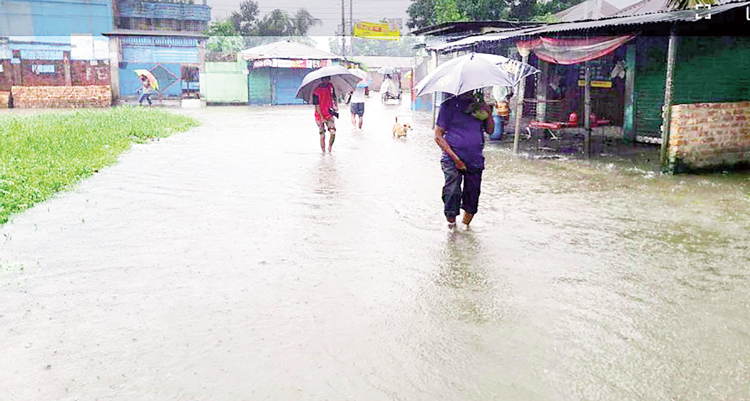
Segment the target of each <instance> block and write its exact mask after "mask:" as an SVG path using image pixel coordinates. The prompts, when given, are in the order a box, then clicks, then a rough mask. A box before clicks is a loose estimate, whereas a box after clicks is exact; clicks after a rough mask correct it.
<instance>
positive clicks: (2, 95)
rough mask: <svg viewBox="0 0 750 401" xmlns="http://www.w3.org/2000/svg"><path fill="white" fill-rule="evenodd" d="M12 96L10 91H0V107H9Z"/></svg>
mask: <svg viewBox="0 0 750 401" xmlns="http://www.w3.org/2000/svg"><path fill="white" fill-rule="evenodd" d="M9 98H10V92H4V91H3V92H0V109H7V108H8V99H9Z"/></svg>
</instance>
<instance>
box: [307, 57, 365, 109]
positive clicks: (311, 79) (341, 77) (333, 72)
mask: <svg viewBox="0 0 750 401" xmlns="http://www.w3.org/2000/svg"><path fill="white" fill-rule="evenodd" d="M325 77H328V78H330V79H331V84H333V89H334V90H335V91H336V95H337V96H341V95H343V94H345V93H347V92H351V91H353V90H354V87H355V86H356V85H357V82H359V81H361V79H360V78H359V77H358V76H356V75H354V74H352V73H351V72H350V70H348V69H346V68H344V67H342V66H340V65H335V66H332V67H323V68H320V69H317V70H315V71H313V72H311V73H309V74H307V75H305V78H304V79H303V80H302V83H301V84H300V86H299V88H298V89H297V97H298V98H300V99H303V100H305V101H310V95H311V94H312V92H313V91H314V90H315V88H317V87H318V86H319V85H320V83H321V80H322V79H323V78H325Z"/></svg>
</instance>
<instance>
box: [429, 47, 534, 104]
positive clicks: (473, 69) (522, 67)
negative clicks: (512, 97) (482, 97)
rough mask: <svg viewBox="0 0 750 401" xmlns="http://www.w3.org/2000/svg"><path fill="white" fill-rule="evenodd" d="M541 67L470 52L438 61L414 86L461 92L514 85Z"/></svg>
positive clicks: (435, 90)
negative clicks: (437, 64)
mask: <svg viewBox="0 0 750 401" xmlns="http://www.w3.org/2000/svg"><path fill="white" fill-rule="evenodd" d="M537 72H539V70H538V69H536V68H534V67H532V66H530V65H528V64H525V63H521V62H519V61H516V60H511V59H509V58H506V57H503V56H497V55H494V54H485V53H471V54H467V55H464V56H461V57H456V58H454V59H453V60H450V61H448V62H446V63H444V64H441V65H439V66H438V67H437V68H436V69H435V70H434V71H432V72H431V73H429V74H427V76H426V77H424V78H423V79H422V80H421V81H420V82H419V83H418V84H417V86H416V87H415V89H416V90H417V96H422V95H426V94H428V93H433V92H445V93H450V94H451V95H460V94H462V93H466V92H469V91H471V90H474V89H479V88H484V87H487V86H496V85H498V86H515V85H516V84H517V83H518V82H520V80H521V79H523V78H525V77H527V76H529V75H532V74H536V73H537Z"/></svg>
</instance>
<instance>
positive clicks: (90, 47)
mask: <svg viewBox="0 0 750 401" xmlns="http://www.w3.org/2000/svg"><path fill="white" fill-rule="evenodd" d="M70 58H71V59H73V60H94V37H93V36H92V35H82V34H73V35H70Z"/></svg>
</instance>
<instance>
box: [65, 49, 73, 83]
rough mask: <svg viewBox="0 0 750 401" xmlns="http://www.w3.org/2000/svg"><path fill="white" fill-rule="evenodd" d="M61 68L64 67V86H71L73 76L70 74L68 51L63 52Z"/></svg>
mask: <svg viewBox="0 0 750 401" xmlns="http://www.w3.org/2000/svg"><path fill="white" fill-rule="evenodd" d="M63 68H64V69H65V86H73V78H72V77H71V76H70V52H63Z"/></svg>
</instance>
